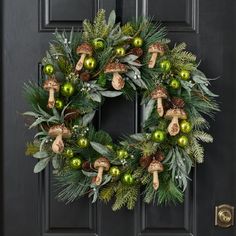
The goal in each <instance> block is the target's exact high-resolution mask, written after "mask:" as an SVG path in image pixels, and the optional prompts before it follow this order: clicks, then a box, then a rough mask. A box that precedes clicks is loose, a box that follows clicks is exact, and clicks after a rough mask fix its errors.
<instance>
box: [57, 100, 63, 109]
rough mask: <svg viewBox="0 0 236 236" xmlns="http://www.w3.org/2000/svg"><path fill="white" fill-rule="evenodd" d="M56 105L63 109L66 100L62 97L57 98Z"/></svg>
mask: <svg viewBox="0 0 236 236" xmlns="http://www.w3.org/2000/svg"><path fill="white" fill-rule="evenodd" d="M55 107H56V108H57V109H58V110H62V109H63V107H64V101H63V100H62V99H60V98H57V99H56V101H55Z"/></svg>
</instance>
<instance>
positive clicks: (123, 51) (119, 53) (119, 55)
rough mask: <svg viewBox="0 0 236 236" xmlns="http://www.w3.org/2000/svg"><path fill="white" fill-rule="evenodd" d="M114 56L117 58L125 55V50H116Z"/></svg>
mask: <svg viewBox="0 0 236 236" xmlns="http://www.w3.org/2000/svg"><path fill="white" fill-rule="evenodd" d="M116 55H117V56H118V57H123V56H124V55H125V49H124V48H123V47H117V48H116Z"/></svg>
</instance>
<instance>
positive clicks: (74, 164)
mask: <svg viewBox="0 0 236 236" xmlns="http://www.w3.org/2000/svg"><path fill="white" fill-rule="evenodd" d="M81 166H82V160H81V157H79V156H78V157H73V158H72V159H71V160H70V167H71V168H72V169H74V170H79V169H80V168H81Z"/></svg>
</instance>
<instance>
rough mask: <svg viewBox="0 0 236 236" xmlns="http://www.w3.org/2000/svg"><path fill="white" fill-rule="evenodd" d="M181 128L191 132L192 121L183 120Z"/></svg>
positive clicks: (183, 130)
mask: <svg viewBox="0 0 236 236" xmlns="http://www.w3.org/2000/svg"><path fill="white" fill-rule="evenodd" d="M180 130H181V131H182V132H183V133H185V134H187V133H189V132H190V131H191V130H192V125H191V123H190V122H188V121H186V120H182V121H181V123H180Z"/></svg>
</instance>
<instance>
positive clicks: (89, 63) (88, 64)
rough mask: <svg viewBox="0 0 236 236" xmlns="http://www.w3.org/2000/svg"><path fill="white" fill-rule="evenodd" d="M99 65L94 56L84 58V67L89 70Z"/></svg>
mask: <svg viewBox="0 0 236 236" xmlns="http://www.w3.org/2000/svg"><path fill="white" fill-rule="evenodd" d="M96 66H97V61H96V59H95V58H94V57H87V58H85V60H84V68H85V69H87V70H94V69H95V68H96Z"/></svg>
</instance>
